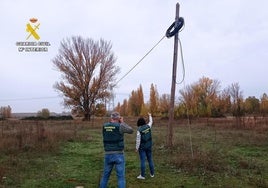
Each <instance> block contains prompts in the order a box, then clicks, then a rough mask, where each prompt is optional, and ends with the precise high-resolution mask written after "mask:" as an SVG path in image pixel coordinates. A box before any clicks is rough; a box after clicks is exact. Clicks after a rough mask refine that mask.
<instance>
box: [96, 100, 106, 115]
mask: <svg viewBox="0 0 268 188" xmlns="http://www.w3.org/2000/svg"><path fill="white" fill-rule="evenodd" d="M94 114H95V115H96V116H99V117H101V116H104V115H105V114H106V108H105V105H104V103H98V104H97V105H96V107H95V111H94Z"/></svg>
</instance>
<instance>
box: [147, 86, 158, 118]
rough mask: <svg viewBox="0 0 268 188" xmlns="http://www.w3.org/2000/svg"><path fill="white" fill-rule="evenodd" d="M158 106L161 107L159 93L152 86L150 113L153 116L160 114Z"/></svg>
mask: <svg viewBox="0 0 268 188" xmlns="http://www.w3.org/2000/svg"><path fill="white" fill-rule="evenodd" d="M158 106H159V96H158V92H157V88H156V86H154V85H153V84H151V88H150V101H149V107H150V108H149V111H150V112H151V113H152V114H155V115H156V114H157V113H158Z"/></svg>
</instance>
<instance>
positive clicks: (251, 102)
mask: <svg viewBox="0 0 268 188" xmlns="http://www.w3.org/2000/svg"><path fill="white" fill-rule="evenodd" d="M244 107H245V112H246V113H249V114H258V113H259V112H260V100H259V99H257V98H256V97H254V96H253V97H248V98H246V100H245V102H244Z"/></svg>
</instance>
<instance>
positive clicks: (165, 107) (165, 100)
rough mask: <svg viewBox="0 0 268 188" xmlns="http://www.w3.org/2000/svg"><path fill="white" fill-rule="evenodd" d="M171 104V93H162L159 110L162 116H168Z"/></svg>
mask: <svg viewBox="0 0 268 188" xmlns="http://www.w3.org/2000/svg"><path fill="white" fill-rule="evenodd" d="M169 105H170V95H169V94H162V95H161V97H160V98H159V110H160V113H161V114H162V116H164V117H168V111H169Z"/></svg>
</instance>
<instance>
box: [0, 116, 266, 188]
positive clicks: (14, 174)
mask: <svg viewBox="0 0 268 188" xmlns="http://www.w3.org/2000/svg"><path fill="white" fill-rule="evenodd" d="M105 121H107V119H94V120H92V121H91V122H79V121H0V187H3V188H9V187H21V188H29V187H30V188H31V187H33V188H34V187H40V188H43V187H49V188H51V187H55V188H68V187H70V188H71V187H72V188H74V187H76V186H83V187H85V188H87V187H89V188H91V187H98V182H99V180H100V177H101V173H102V169H103V145H102V135H101V125H102V123H103V122H105ZM125 121H126V122H128V123H129V124H130V125H131V126H132V127H133V128H134V129H135V130H136V118H125ZM167 123H168V121H167V120H160V119H155V122H154V125H153V126H154V127H153V141H154V146H153V147H154V151H153V155H154V162H155V168H156V169H155V170H156V173H155V177H154V178H150V176H148V173H149V172H148V167H147V176H146V179H145V180H143V181H142V180H137V179H136V176H137V175H139V158H138V155H137V153H136V152H135V136H136V135H135V133H134V134H132V135H126V136H125V142H126V144H125V145H126V149H125V156H126V179H127V187H129V188H137V187H138V188H148V187H154V188H155V187H156V188H157V187H159V188H163V187H167V188H179V187H187V188H188V187H226V188H227V187H228V188H229V187H230V188H231V187H238V188H239V187H241V188H244V187H249V188H251V187H252V188H253V187H268V157H267V156H268V124H267V122H266V120H265V119H264V120H256V119H252V118H251V119H250V118H248V119H243V121H242V123H241V122H240V123H239V126H237V121H236V120H226V119H214V120H213V119H202V120H200V119H199V120H192V121H191V124H188V121H186V120H184V121H180V120H177V121H175V122H174V146H173V147H172V148H167V147H166V136H167V134H166V133H167V127H166V125H167ZM109 187H110V188H112V187H117V181H116V175H115V172H113V173H112V176H111V178H110V181H109Z"/></svg>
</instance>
